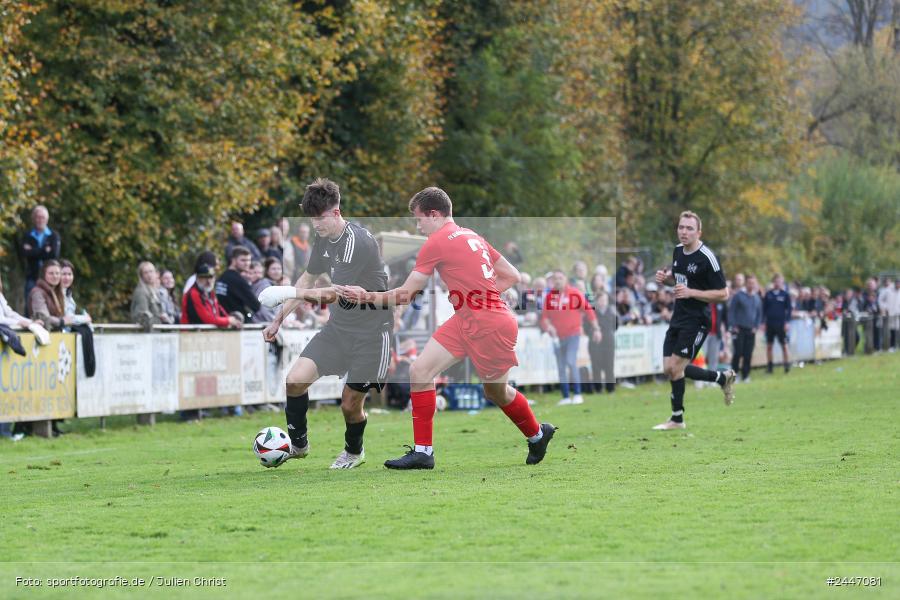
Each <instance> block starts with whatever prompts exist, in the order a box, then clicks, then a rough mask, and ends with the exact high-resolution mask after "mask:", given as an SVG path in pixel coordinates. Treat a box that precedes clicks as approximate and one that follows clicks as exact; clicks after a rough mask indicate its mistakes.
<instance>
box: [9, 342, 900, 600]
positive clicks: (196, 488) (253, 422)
mask: <svg viewBox="0 0 900 600" xmlns="http://www.w3.org/2000/svg"><path fill="white" fill-rule="evenodd" d="M898 390H900V355H898V354H893V355H881V356H874V357H864V358H862V357H861V358H850V359H845V360H841V361H837V362H830V363H827V364H823V365H819V366H807V367H806V368H805V369H795V370H794V371H793V372H792V373H791V374H790V375H788V376H784V375H782V374H775V375H773V376H769V377H766V376H765V375H763V374H761V373H756V372H755V373H754V374H753V382H752V383H750V384H748V385H744V386H739V387H738V389H737V399H736V402H735V404H734V406H732V407H725V406H724V405H723V403H722V402H721V394H720V393H718V392H717V391H715V390H703V391H697V390H695V389H694V388H693V387H692V386H691V385H689V386H688V392H687V395H686V407H687V412H686V420H687V422H688V429H687V430H686V431H678V432H654V431H651V430H650V427H651V426H652V425H654V424H656V423H658V422H660V421H661V420H664V418H665V417H666V416H667V415H668V386H667V385H654V384H648V385H644V386H640V387H638V388H637V389H635V390H620V391H619V392H617V393H616V394H615V396H613V397H611V398H610V397H608V396H602V397H601V396H590V397H588V400H587V402H586V404H584V405H583V406H569V407H557V406H556V405H555V398H553V397H550V396H545V397H539V398H538V400H539V403H538V406H536V407H535V408H536V413H537V414H538V418H539V419H540V420H543V421H550V422H552V423H554V424H556V425H557V426H559V427H560V430H559V432H558V433H557V437H556V438H555V439H554V441H553V443H552V444H551V446H550V452H549V454H548V457H547V459H546V460H545V461H544V462H543V463H542V464H540V465H538V466H536V467H528V466H526V465H525V464H524V459H525V453H526V448H525V444H524V441H523V440H522V439H521V438H520V436H519V434H518V431H517V430H516V429H515V428H514V427H513V426H512V425H511V424H510V423H509V422H508V421H507V420H506V419H505V417H504V416H503V414H502V413H501V412H500V411H499V410H496V409H490V410H486V411H483V412H482V413H480V414H477V415H469V414H465V413H440V414H439V415H438V416H437V418H436V437H435V444H436V459H437V468H436V469H435V470H434V471H431V472H391V471H387V470H386V469H384V468H383V467H382V466H381V462H382V461H383V460H384V459H386V458H393V457H395V456H398V455H399V454H400V453H402V450H403V449H402V448H401V445H402V444H404V443H410V441H411V426H410V418H409V415H408V414H401V413H392V414H373V415H370V418H369V426H368V430H367V436H366V451H367V455H368V459H369V462H368V463H367V464H366V465H364V466H362V467H361V468H359V469H355V470H352V471H340V472H339V471H330V470H329V469H328V466H329V465H330V464H331V461H332V460H333V458H334V456H335V455H336V454H337V453H338V451H339V450H340V449H341V446H342V443H343V424H342V420H341V418H340V412H339V410H337V409H334V408H325V409H320V410H318V411H314V412H311V415H310V440H311V444H312V450H313V452H312V454H311V456H310V457H309V458H307V459H305V460H303V461H290V462H288V463H287V464H286V465H284V466H283V467H281V468H278V469H264V468H262V467H260V466H259V465H258V464H257V463H256V462H255V460H254V457H253V454H252V452H251V450H250V443H251V440H252V438H253V435H254V434H255V433H256V431H257V430H259V429H260V428H261V427H263V426H265V425H271V424H275V425H278V426H282V427H283V426H284V425H283V417H282V416H281V415H277V414H272V413H261V414H260V413H257V414H254V415H251V416H246V417H239V418H228V419H209V420H206V421H204V422H202V423H200V424H182V423H176V422H163V423H159V424H157V425H156V426H155V427H153V428H145V427H137V426H133V425H132V424H131V423H133V419H127V418H121V419H115V420H113V421H112V424H111V425H110V426H108V427H107V429H106V430H100V429H99V428H98V427H97V426H96V421H93V422H88V423H82V424H75V423H72V424H71V425H70V427H73V428H75V430H76V431H75V432H73V433H70V434H69V435H66V436H63V437H62V438H58V439H54V440H41V439H26V440H24V441H22V442H19V443H15V444H14V443H10V442H6V443H2V444H0V467H2V477H3V498H4V502H3V505H4V509H3V542H2V544H0V562H2V564H0V597H3V598H32V597H51V596H56V595H60V591H59V590H58V589H57V590H52V589H50V588H49V587H48V586H49V583H50V582H49V581H48V578H51V577H57V578H63V577H73V576H81V577H106V578H111V577H116V576H121V577H125V578H132V577H140V578H143V579H144V580H145V582H146V581H147V580H150V582H149V583H148V584H146V586H147V587H144V588H142V589H140V590H136V589H135V588H133V587H131V588H123V587H116V588H107V589H104V590H102V591H100V590H98V589H97V588H92V587H87V586H84V587H82V586H76V587H75V588H74V589H73V588H71V587H70V588H67V592H66V593H65V596H67V597H69V596H100V595H103V596H109V595H112V596H122V597H124V596H140V597H144V596H151V597H161V596H163V595H165V596H167V597H181V596H188V595H190V596H197V595H205V596H209V597H222V596H223V595H227V596H229V597H258V596H261V595H263V594H265V595H266V596H267V597H273V598H277V597H300V598H304V599H306V598H309V599H312V598H328V597H340V598H353V597H365V598H376V597H385V596H386V597H401V596H402V597H406V598H422V597H427V598H460V597H462V598H466V597H471V598H488V597H490V598H529V597H547V598H594V597H659V596H664V597H680V598H691V597H723V598H724V597H729V598H733V597H738V598H742V597H744V598H759V597H782V598H784V597H809V598H821V597H840V598H847V597H857V596H860V597H862V596H865V597H894V598H897V597H900V563H898V561H900V525H898V523H900V493H898V492H900V428H898V417H900V404H898V400H900V393H898ZM17 576H18V577H36V578H41V580H42V581H43V585H42V586H40V587H25V586H23V585H21V584H20V585H16V577H17ZM160 576H166V577H180V578H184V579H188V583H189V585H188V586H182V587H175V586H163V585H158V583H159V581H158V580H155V579H153V578H154V577H160ZM856 576H861V577H863V576H866V577H881V585H880V587H867V588H864V587H852V588H849V587H840V588H836V587H829V586H827V585H826V578H828V577H838V578H840V577H856ZM194 577H205V578H213V577H222V578H225V579H226V580H227V587H224V588H223V587H214V586H201V585H194V582H193V578H194Z"/></svg>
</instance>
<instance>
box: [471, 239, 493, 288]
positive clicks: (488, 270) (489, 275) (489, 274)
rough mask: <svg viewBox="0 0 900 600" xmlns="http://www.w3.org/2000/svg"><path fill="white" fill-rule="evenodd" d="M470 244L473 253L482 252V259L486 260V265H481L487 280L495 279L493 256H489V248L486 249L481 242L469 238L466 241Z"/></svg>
mask: <svg viewBox="0 0 900 600" xmlns="http://www.w3.org/2000/svg"><path fill="white" fill-rule="evenodd" d="M466 241H467V242H469V248H471V249H472V252H478V251H479V250H481V257H482V258H484V264H482V265H481V273H482V274H483V275H484V278H485V279H493V277H494V269H493V265H492V264H491V255H490V254H488V251H487V248H485V247H484V244H482V243H481V240H473V239H472V238H469V239H468V240H466Z"/></svg>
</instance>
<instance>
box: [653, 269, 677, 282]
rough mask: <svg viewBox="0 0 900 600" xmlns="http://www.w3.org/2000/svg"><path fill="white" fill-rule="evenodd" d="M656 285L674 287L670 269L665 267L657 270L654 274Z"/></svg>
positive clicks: (673, 276)
mask: <svg viewBox="0 0 900 600" xmlns="http://www.w3.org/2000/svg"><path fill="white" fill-rule="evenodd" d="M656 283H658V284H659V285H669V286H672V285H675V275H673V274H672V269H671V268H669V267H667V268H665V269H660V270H658V271H657V272H656Z"/></svg>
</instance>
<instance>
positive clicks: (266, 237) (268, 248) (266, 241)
mask: <svg viewBox="0 0 900 600" xmlns="http://www.w3.org/2000/svg"><path fill="white" fill-rule="evenodd" d="M256 247H257V248H259V252H260V254H262V255H263V260H265V259H267V258H269V257H272V258H277V259H278V260H283V254H282V252H281V250H279V249H278V248H276V247H275V246H273V245H272V232H271V231H269V230H268V229H266V228H265V227H263V228H262V229H259V230H257V231H256ZM260 262H262V261H260Z"/></svg>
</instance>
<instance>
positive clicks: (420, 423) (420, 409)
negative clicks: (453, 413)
mask: <svg viewBox="0 0 900 600" xmlns="http://www.w3.org/2000/svg"><path fill="white" fill-rule="evenodd" d="M410 396H411V397H412V418H413V440H414V441H415V443H416V445H417V446H431V435H432V431H433V430H434V411H435V406H437V394H436V393H435V391H434V390H425V391H424V392H413V393H412V394H410ZM526 406H527V403H526Z"/></svg>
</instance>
